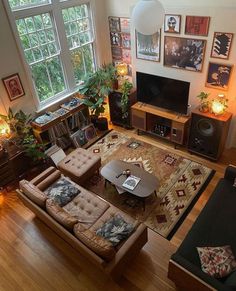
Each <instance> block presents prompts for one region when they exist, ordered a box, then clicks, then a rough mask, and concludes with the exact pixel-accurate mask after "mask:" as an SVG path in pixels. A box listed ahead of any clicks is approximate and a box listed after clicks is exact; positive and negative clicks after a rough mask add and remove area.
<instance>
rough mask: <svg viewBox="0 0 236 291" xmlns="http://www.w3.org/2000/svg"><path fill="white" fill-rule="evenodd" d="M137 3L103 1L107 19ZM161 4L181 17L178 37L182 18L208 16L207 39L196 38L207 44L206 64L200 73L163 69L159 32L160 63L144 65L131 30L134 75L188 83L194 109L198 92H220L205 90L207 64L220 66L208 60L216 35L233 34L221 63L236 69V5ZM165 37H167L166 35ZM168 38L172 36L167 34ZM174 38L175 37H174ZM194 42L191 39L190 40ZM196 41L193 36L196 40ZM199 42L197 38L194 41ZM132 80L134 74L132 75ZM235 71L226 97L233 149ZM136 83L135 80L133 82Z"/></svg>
mask: <svg viewBox="0 0 236 291" xmlns="http://www.w3.org/2000/svg"><path fill="white" fill-rule="evenodd" d="M137 2H138V1H136V0H120V1H117V0H106V7H107V17H108V16H125V17H130V14H131V11H132V8H133V6H134V5H135V3H137ZM160 2H162V4H163V6H164V8H165V11H166V13H173V14H180V15H181V16H182V21H181V22H182V23H181V34H180V35H178V36H185V37H186V35H184V25H185V15H199V16H210V17H211V20H210V29H209V35H208V37H199V38H201V39H206V40H207V47H206V52H205V60H204V64H203V70H202V72H201V73H199V72H191V71H186V70H180V69H173V68H168V67H164V66H163V48H164V33H163V31H162V35H161V36H162V42H161V43H162V44H161V61H160V63H156V62H150V61H144V60H140V59H136V51H135V39H134V29H133V28H131V30H132V31H131V38H132V64H133V69H134V73H135V70H136V71H142V72H146V73H150V74H155V75H162V76H165V77H170V78H175V79H180V80H185V81H188V82H190V83H191V86H190V99H189V103H190V104H191V105H192V107H193V108H194V107H195V106H197V105H198V100H197V98H196V96H197V95H198V93H199V92H201V91H205V92H211V95H210V97H215V96H216V95H217V94H218V92H220V91H219V90H216V89H211V88H206V87H205V81H206V75H207V69H208V63H209V61H213V62H222V60H220V59H210V52H211V46H212V38H213V34H214V32H215V31H219V32H232V33H234V34H235V35H234V39H233V44H232V47H231V53H230V58H229V60H225V61H223V63H228V64H234V65H236V25H235V19H236V1H234V0H228V1H227V0H197V1H196V0H160ZM166 35H167V34H166ZM169 35H171V34H169ZM175 36H177V35H175ZM191 37H192V38H194V36H191ZM195 38H196V36H195ZM197 38H198V37H197ZM134 76H135V74H134ZM235 78H236V67H234V69H233V73H232V75H231V82H230V87H229V90H228V92H225V91H221V92H224V93H226V95H227V97H228V98H229V111H231V112H232V113H234V117H233V121H232V123H231V127H230V132H229V136H228V142H227V145H228V146H229V147H230V146H234V147H236V82H234V80H235ZM134 81H135V80H134Z"/></svg>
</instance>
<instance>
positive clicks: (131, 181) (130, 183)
mask: <svg viewBox="0 0 236 291" xmlns="http://www.w3.org/2000/svg"><path fill="white" fill-rule="evenodd" d="M140 180H141V179H140V178H138V177H136V176H133V175H130V176H129V177H128V178H127V179H126V180H125V181H124V183H123V184H122V186H123V187H125V188H127V189H130V190H134V188H135V187H136V186H137V185H138V183H139V181H140Z"/></svg>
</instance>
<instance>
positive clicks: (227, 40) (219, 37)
mask: <svg viewBox="0 0 236 291" xmlns="http://www.w3.org/2000/svg"><path fill="white" fill-rule="evenodd" d="M232 40H233V33H226V32H215V33H214V37H213V42H212V48H211V57H212V58H218V59H225V60H228V58H229V53H230V48H231V44H232Z"/></svg>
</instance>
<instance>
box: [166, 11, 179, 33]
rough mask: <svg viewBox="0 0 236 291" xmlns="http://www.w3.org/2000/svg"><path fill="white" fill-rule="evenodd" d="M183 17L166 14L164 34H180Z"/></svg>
mask: <svg viewBox="0 0 236 291" xmlns="http://www.w3.org/2000/svg"><path fill="white" fill-rule="evenodd" d="M180 29H181V15H174V14H166V15H165V21H164V32H168V33H180Z"/></svg>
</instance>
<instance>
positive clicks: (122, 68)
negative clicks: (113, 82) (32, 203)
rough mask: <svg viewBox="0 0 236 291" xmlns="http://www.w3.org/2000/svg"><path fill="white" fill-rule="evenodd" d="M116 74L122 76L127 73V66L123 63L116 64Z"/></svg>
mask: <svg viewBox="0 0 236 291" xmlns="http://www.w3.org/2000/svg"><path fill="white" fill-rule="evenodd" d="M116 70H117V75H118V76H121V77H124V76H126V75H127V74H128V66H127V64H125V63H120V64H118V65H117V66H116Z"/></svg>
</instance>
